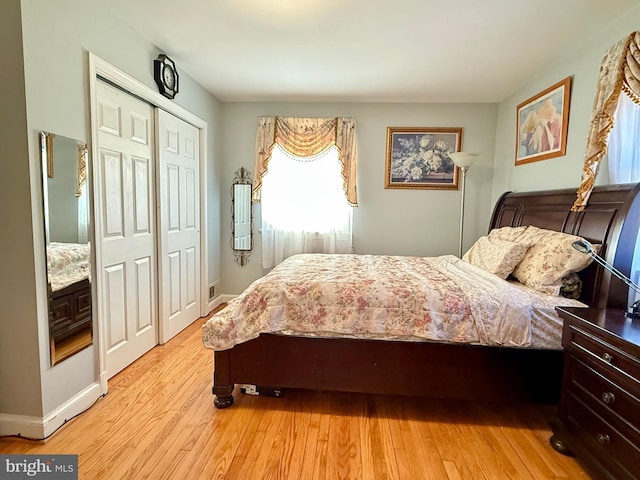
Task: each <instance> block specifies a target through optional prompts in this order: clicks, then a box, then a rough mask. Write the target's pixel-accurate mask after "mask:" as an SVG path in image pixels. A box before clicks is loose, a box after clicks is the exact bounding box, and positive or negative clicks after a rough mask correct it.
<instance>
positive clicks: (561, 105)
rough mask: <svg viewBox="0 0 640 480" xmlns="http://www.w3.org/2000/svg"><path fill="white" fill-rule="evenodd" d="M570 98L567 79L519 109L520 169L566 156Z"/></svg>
mask: <svg viewBox="0 0 640 480" xmlns="http://www.w3.org/2000/svg"><path fill="white" fill-rule="evenodd" d="M570 96H571V77H567V78H565V79H563V80H560V81H559V82H558V83H555V84H553V85H551V86H550V87H549V88H547V89H545V90H543V91H542V92H540V93H538V94H537V95H534V96H533V97H531V98H528V99H527V100H525V101H524V102H522V103H520V104H519V105H518V106H517V107H516V158H515V164H516V165H523V164H526V163H531V162H539V161H540V160H547V159H549V158H555V157H561V156H563V155H565V154H566V152H567V131H568V127H569V99H570Z"/></svg>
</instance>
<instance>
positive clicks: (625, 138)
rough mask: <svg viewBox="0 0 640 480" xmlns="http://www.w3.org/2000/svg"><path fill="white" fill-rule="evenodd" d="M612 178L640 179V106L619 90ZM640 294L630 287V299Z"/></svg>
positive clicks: (637, 268) (635, 274)
mask: <svg viewBox="0 0 640 480" xmlns="http://www.w3.org/2000/svg"><path fill="white" fill-rule="evenodd" d="M609 182H610V183H632V182H640V106H639V105H637V104H635V103H634V102H633V100H631V98H629V96H627V95H625V94H624V93H622V94H620V99H619V100H618V109H617V110H616V113H615V115H614V127H613V129H612V130H611V133H610V134H609ZM630 277H631V281H632V282H634V283H635V284H638V283H639V282H640V232H639V234H638V237H637V238H636V248H635V253H634V255H633V261H632V264H631V275H630ZM639 299H640V294H636V292H634V291H633V290H629V303H633V302H634V301H636V300H639Z"/></svg>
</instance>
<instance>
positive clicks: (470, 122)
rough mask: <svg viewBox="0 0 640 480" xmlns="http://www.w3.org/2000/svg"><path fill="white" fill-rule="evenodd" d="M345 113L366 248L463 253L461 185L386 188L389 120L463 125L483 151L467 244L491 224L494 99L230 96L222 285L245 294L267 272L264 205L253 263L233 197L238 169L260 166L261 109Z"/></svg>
mask: <svg viewBox="0 0 640 480" xmlns="http://www.w3.org/2000/svg"><path fill="white" fill-rule="evenodd" d="M268 115H282V116H300V117H303V116H308V117H335V116H345V117H354V118H355V119H356V135H357V157H358V168H357V175H358V201H359V206H358V208H356V209H355V210H354V234H353V241H354V245H355V252H356V253H360V254H368V253H370V254H391V255H444V254H453V255H457V252H458V238H459V237H458V228H459V223H458V220H459V217H460V191H459V190H401V189H385V188H384V175H385V155H386V140H387V137H386V135H387V132H386V129H387V127H392V126H393V127H410V126H414V127H418V126H420V127H447V126H451V127H463V128H464V135H463V136H464V139H463V149H464V150H466V151H474V152H479V153H481V157H480V158H479V160H478V163H477V164H476V165H474V166H473V167H472V168H471V169H469V173H468V175H467V204H466V211H465V237H464V238H465V241H464V244H465V246H466V247H469V246H470V245H471V243H472V242H473V241H474V240H475V239H476V238H477V237H478V236H480V235H482V234H484V233H485V232H486V230H487V226H488V223H489V217H490V214H491V209H492V206H493V205H492V203H491V200H490V197H491V186H492V164H493V158H494V139H495V123H496V115H497V106H496V105H495V104H389V103H224V104H223V107H222V116H223V133H222V135H223V138H224V145H223V151H222V156H223V158H224V168H223V170H222V174H223V185H224V186H223V189H222V201H221V206H222V245H223V248H222V274H223V275H222V277H223V287H222V291H223V292H224V293H226V294H238V293H240V292H241V291H242V290H244V288H246V287H247V286H248V285H249V283H250V282H251V281H253V280H255V279H256V278H258V277H260V276H261V275H262V274H263V273H264V272H263V271H262V266H261V255H260V248H261V243H260V235H259V233H258V229H259V228H260V227H259V225H260V207H259V205H258V206H257V207H255V208H254V245H255V249H254V250H253V253H252V255H251V257H250V259H249V263H248V264H247V265H246V266H244V267H240V266H239V265H237V264H236V263H235V262H234V260H233V253H232V250H231V247H230V238H231V227H230V223H231V197H230V194H229V193H228V192H229V190H230V187H231V181H232V180H233V176H234V172H235V170H236V169H238V168H240V167H241V166H244V167H246V168H248V169H249V170H250V171H251V172H252V173H253V160H254V146H255V135H256V124H257V118H258V116H268Z"/></svg>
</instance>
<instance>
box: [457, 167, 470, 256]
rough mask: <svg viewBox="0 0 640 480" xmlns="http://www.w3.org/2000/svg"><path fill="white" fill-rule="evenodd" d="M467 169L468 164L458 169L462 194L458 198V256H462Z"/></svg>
mask: <svg viewBox="0 0 640 480" xmlns="http://www.w3.org/2000/svg"><path fill="white" fill-rule="evenodd" d="M467 170H469V167H468V166H463V167H460V171H461V172H462V195H461V198H460V244H459V245H458V258H462V238H463V236H464V195H465V185H466V183H467V182H466V180H467Z"/></svg>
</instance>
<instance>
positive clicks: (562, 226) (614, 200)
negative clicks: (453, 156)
mask: <svg viewBox="0 0 640 480" xmlns="http://www.w3.org/2000/svg"><path fill="white" fill-rule="evenodd" d="M639 193H640V183H638V184H635V183H634V184H623V185H604V186H599V187H596V188H594V190H593V193H592V194H591V197H590V198H589V203H588V205H587V207H586V208H585V209H584V211H582V212H572V211H571V206H572V205H573V202H574V201H575V199H576V189H574V188H572V189H563V190H543V191H538V192H523V193H513V192H507V193H505V194H503V195H502V197H500V199H499V200H498V202H497V203H496V206H495V208H494V210H493V215H492V216H491V223H490V228H489V230H491V229H492V228H499V227H505V226H511V227H517V226H521V225H535V226H536V227H539V228H546V229H549V230H557V231H560V232H565V233H569V234H572V235H579V236H581V237H583V238H585V239H587V240H589V241H590V242H591V243H593V244H598V243H599V244H602V247H601V250H600V255H601V256H602V257H604V258H605V259H606V261H607V262H609V263H611V264H613V265H614V266H615V267H616V268H617V269H618V270H620V271H621V272H622V273H624V274H625V275H627V276H629V273H630V270H631V263H632V261H633V252H634V248H635V244H636V237H637V236H638V228H639V227H640V195H639ZM579 275H580V278H581V280H582V294H581V297H580V299H581V300H582V301H583V302H584V303H587V304H588V305H590V306H593V307H600V308H603V307H616V308H626V306H627V300H628V299H627V295H628V291H629V289H628V287H627V286H626V285H625V284H624V283H623V282H621V281H620V280H619V279H617V278H616V277H615V276H613V275H611V273H609V272H608V271H606V270H605V269H604V268H602V267H601V266H600V265H598V264H596V263H595V262H593V263H592V264H591V265H590V266H589V267H587V268H586V269H585V270H583V271H582V272H580V274H579Z"/></svg>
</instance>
